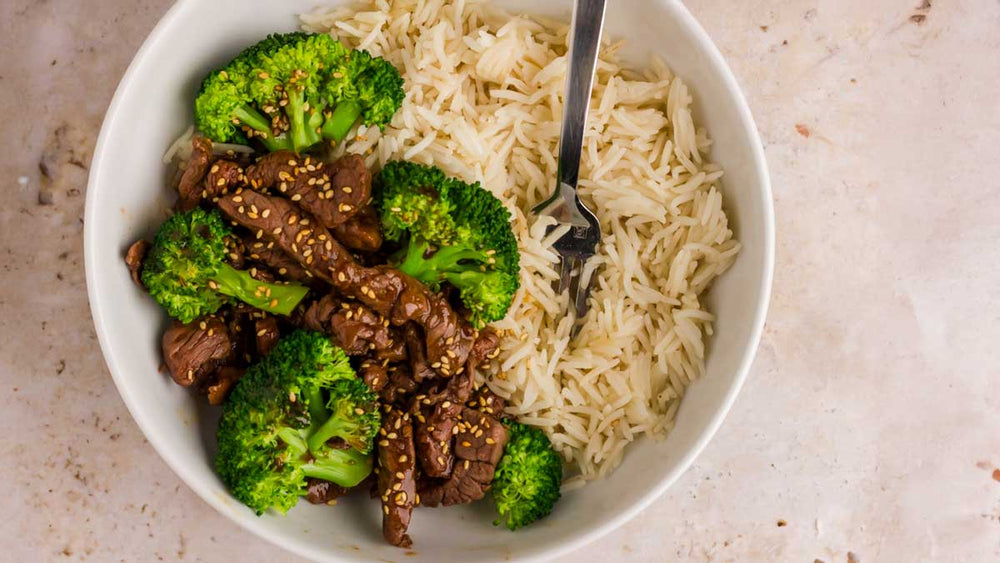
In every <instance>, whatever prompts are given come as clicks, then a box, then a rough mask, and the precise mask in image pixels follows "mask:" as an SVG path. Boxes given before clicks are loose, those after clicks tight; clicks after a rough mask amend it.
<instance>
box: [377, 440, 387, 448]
mask: <svg viewBox="0 0 1000 563" xmlns="http://www.w3.org/2000/svg"><path fill="white" fill-rule="evenodd" d="M378 445H380V446H382V447H383V448H388V447H389V440H382V441H380V442H379V443H378Z"/></svg>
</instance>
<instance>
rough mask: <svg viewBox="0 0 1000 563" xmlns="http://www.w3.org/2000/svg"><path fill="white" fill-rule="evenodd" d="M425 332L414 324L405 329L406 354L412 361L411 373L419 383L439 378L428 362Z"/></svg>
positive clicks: (409, 324) (408, 324)
mask: <svg viewBox="0 0 1000 563" xmlns="http://www.w3.org/2000/svg"><path fill="white" fill-rule="evenodd" d="M422 333H423V331H422V330H420V327H419V326H417V325H416V324H414V323H407V324H406V326H404V327H403V339H404V340H406V354H407V356H409V359H410V372H411V373H412V376H413V379H414V380H416V381H417V382H418V383H422V382H424V381H427V380H430V379H436V378H437V376H438V375H437V372H436V371H434V370H433V369H431V364H430V363H429V362H428V361H427V350H426V349H425V344H424V342H425V339H424V337H423V334H422Z"/></svg>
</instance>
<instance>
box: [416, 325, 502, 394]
mask: <svg viewBox="0 0 1000 563" xmlns="http://www.w3.org/2000/svg"><path fill="white" fill-rule="evenodd" d="M499 346H500V336H499V335H498V334H497V333H496V331H494V330H493V329H492V328H490V327H486V328H485V329H483V330H482V331H481V332H480V333H479V335H478V336H477V337H476V341H475V342H474V343H473V345H472V351H471V352H470V353H469V357H468V360H467V361H466V363H465V366H464V367H462V368H459V370H458V372H457V373H456V374H455V375H454V376H453V377H452V378H451V379H448V380H447V383H445V384H443V385H438V386H437V387H436V388H435V389H434V390H433V391H432V392H431V393H430V400H431V402H438V401H442V400H445V399H448V400H451V401H455V402H458V403H464V402H466V401H468V400H469V397H471V396H472V392H473V391H474V390H475V384H476V374H477V373H478V372H479V371H480V370H481V369H482V368H483V367H484V366H488V365H489V358H495V357H496V356H497V354H498V353H499Z"/></svg>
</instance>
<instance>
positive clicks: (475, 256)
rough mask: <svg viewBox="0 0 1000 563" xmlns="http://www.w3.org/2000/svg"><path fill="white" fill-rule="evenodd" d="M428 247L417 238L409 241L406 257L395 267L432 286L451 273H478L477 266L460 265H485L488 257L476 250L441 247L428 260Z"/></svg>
mask: <svg viewBox="0 0 1000 563" xmlns="http://www.w3.org/2000/svg"><path fill="white" fill-rule="evenodd" d="M428 248H429V245H428V244H427V243H426V242H424V241H421V240H418V239H417V237H413V238H411V239H410V242H409V245H408V248H407V249H406V256H405V257H404V258H403V261H402V262H400V263H399V264H397V265H396V267H397V268H398V269H399V270H400V271H402V272H403V273H405V274H407V275H409V276H412V277H414V278H417V279H418V280H420V281H421V282H423V283H425V284H434V283H437V282H438V281H439V280H440V279H441V275H442V274H445V273H448V272H452V273H462V272H465V271H478V265H462V264H461V262H462V261H465V260H470V261H474V262H477V263H486V262H487V261H488V259H489V257H488V256H487V255H486V254H485V253H484V252H480V251H478V250H473V249H471V248H463V247H460V246H443V247H441V248H439V249H437V251H436V252H434V254H433V255H431V256H430V257H429V258H426V257H424V255H425V254H426V253H427V249H428Z"/></svg>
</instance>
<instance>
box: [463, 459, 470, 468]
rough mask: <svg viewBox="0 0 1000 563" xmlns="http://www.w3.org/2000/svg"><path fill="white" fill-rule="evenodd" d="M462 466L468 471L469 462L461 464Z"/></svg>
mask: <svg viewBox="0 0 1000 563" xmlns="http://www.w3.org/2000/svg"><path fill="white" fill-rule="evenodd" d="M462 465H464V466H465V468H466V469H468V468H469V460H465V463H463V464H462Z"/></svg>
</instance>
